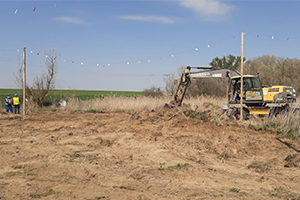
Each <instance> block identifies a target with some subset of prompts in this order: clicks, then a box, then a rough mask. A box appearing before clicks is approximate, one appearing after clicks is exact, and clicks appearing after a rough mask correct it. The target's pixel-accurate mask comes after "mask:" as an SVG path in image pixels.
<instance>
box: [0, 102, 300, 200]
mask: <svg viewBox="0 0 300 200" xmlns="http://www.w3.org/2000/svg"><path fill="white" fill-rule="evenodd" d="M211 107H212V105H209V104H207V110H209V109H215V108H211ZM207 112H209V111H207ZM193 115H196V117H195V116H193ZM0 152H1V154H0V155H1V159H0V199H117V200H118V199H131V200H132V199H137V200H146V199H149V200H150V199H151V200H152V199H186V200H187V199H300V185H299V182H300V170H299V167H300V157H299V152H300V144H299V142H298V141H292V140H288V139H283V138H280V137H279V135H276V134H274V133H270V132H263V131H255V130H254V129H249V128H247V127H241V126H238V125H237V122H231V123H228V124H223V125H220V124H216V123H214V122H213V117H212V116H211V117H210V115H209V114H207V115H203V116H201V115H200V116H199V113H194V112H193V111H188V110H184V109H183V110H178V109H176V108H173V109H163V110H160V111H142V112H138V113H135V114H130V113H125V112H120V113H75V114H69V113H62V112H36V113H31V114H29V115H27V116H26V117H25V118H22V117H21V116H19V115H11V114H5V113H2V112H1V113H0Z"/></svg>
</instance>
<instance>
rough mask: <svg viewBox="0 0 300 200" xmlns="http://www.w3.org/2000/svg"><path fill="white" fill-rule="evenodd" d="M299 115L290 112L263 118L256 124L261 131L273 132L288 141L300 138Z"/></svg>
mask: <svg viewBox="0 0 300 200" xmlns="http://www.w3.org/2000/svg"><path fill="white" fill-rule="evenodd" d="M299 120H300V116H299V113H297V112H293V110H292V111H290V112H288V113H283V114H280V115H278V116H277V117H272V118H271V117H265V118H264V119H263V120H261V122H260V123H259V124H258V125H259V127H262V128H263V129H271V130H275V131H277V132H278V133H281V134H282V135H283V136H284V137H287V138H290V139H297V138H300V124H299Z"/></svg>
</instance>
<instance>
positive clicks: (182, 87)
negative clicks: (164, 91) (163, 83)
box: [172, 66, 240, 106]
mask: <svg viewBox="0 0 300 200" xmlns="http://www.w3.org/2000/svg"><path fill="white" fill-rule="evenodd" d="M192 69H200V70H201V71H198V72H191V70H192ZM230 73H231V74H233V75H234V76H236V75H240V73H239V72H238V71H237V70H230V69H216V68H209V67H190V66H188V67H186V68H185V70H184V72H183V73H182V75H181V77H180V80H179V83H178V87H177V90H176V91H175V94H174V101H173V102H172V104H173V105H174V106H181V104H182V101H183V99H184V97H185V94H186V90H187V88H188V87H189V86H190V85H191V83H192V80H193V79H200V78H210V77H213V78H222V77H223V78H225V77H230Z"/></svg>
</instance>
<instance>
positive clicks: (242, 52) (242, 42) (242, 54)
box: [240, 32, 244, 121]
mask: <svg viewBox="0 0 300 200" xmlns="http://www.w3.org/2000/svg"><path fill="white" fill-rule="evenodd" d="M243 63H244V33H243V32H242V41H241V94H240V97H241V112H240V114H241V115H240V120H241V121H242V120H243V96H244V95H243V74H244V71H243V65H244V64H243Z"/></svg>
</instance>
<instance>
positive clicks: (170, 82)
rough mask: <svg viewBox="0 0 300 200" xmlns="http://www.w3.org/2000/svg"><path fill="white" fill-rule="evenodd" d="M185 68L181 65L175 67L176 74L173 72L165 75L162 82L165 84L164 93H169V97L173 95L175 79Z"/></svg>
mask: <svg viewBox="0 0 300 200" xmlns="http://www.w3.org/2000/svg"><path fill="white" fill-rule="evenodd" d="M184 69H185V66H183V65H181V66H179V67H177V73H176V74H175V73H174V72H172V73H169V74H165V75H164V76H165V77H164V81H165V83H166V86H165V89H166V92H168V93H170V94H171V95H173V94H174V90H175V89H174V86H175V79H176V78H177V77H181V75H182V73H183V72H184Z"/></svg>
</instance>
